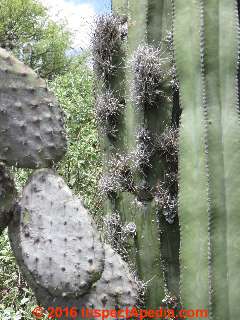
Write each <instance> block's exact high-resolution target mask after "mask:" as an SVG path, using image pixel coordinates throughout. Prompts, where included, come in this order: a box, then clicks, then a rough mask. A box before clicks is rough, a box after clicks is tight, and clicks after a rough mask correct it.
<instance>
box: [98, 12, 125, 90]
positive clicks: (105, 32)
mask: <svg viewBox="0 0 240 320" xmlns="http://www.w3.org/2000/svg"><path fill="white" fill-rule="evenodd" d="M125 25H126V19H124V18H123V17H120V16H118V15H113V14H109V15H101V16H99V17H98V18H97V19H96V21H95V29H94V33H93V36H92V52H93V59H94V70H95V72H96V74H97V76H98V77H99V78H100V79H102V80H104V81H105V84H108V81H109V80H110V79H111V77H112V76H113V74H114V73H115V72H116V70H117V69H118V67H119V65H118V64H119V63H121V61H120V62H119V63H117V65H116V61H115V60H116V59H117V57H118V55H120V54H121V51H122V41H123V39H124V38H125V37H126V30H127V29H126V27H125Z"/></svg>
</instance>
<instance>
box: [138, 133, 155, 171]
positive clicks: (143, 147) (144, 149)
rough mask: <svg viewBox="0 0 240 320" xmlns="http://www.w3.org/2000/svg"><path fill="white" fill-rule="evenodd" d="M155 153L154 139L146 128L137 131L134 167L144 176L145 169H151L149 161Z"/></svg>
mask: <svg viewBox="0 0 240 320" xmlns="http://www.w3.org/2000/svg"><path fill="white" fill-rule="evenodd" d="M155 152H156V146H155V137H154V136H153V134H152V133H151V132H150V131H149V130H148V129H146V128H144V127H143V128H140V129H139V130H138V131H137V146H136V151H135V155H134V156H135V165H136V166H137V168H138V169H139V170H140V171H141V172H142V173H143V174H144V172H145V169H146V168H147V167H151V159H152V157H153V155H154V154H155Z"/></svg>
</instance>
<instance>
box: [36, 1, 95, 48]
mask: <svg viewBox="0 0 240 320" xmlns="http://www.w3.org/2000/svg"><path fill="white" fill-rule="evenodd" d="M39 1H40V2H41V3H42V4H43V5H44V6H45V7H47V8H48V12H49V15H50V17H51V18H52V19H53V20H54V21H66V23H67V28H68V29H69V30H70V31H71V32H72V33H73V47H74V49H76V50H78V49H80V48H83V49H86V48H88V47H89V44H90V37H91V29H92V26H93V22H94V17H95V15H96V12H95V10H94V7H93V6H92V5H90V4H88V3H85V4H76V3H74V2H71V1H70V0H39Z"/></svg>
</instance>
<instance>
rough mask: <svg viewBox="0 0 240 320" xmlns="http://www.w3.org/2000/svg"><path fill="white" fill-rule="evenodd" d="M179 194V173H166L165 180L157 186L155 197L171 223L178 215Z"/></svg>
mask: <svg viewBox="0 0 240 320" xmlns="http://www.w3.org/2000/svg"><path fill="white" fill-rule="evenodd" d="M177 194H178V185H177V175H176V174H175V173H172V172H169V173H166V174H165V179H164V181H161V182H159V184H158V185H157V186H156V191H155V195H154V198H155V201H156V203H157V206H158V208H159V209H160V210H161V212H162V214H163V215H164V217H165V219H166V221H167V222H168V223H169V224H172V223H173V222H174V219H175V217H176V215H177Z"/></svg>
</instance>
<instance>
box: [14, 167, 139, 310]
mask: <svg viewBox="0 0 240 320" xmlns="http://www.w3.org/2000/svg"><path fill="white" fill-rule="evenodd" d="M16 208H17V209H16V210H15V212H14V217H13V219H12V221H11V223H10V225H9V236H10V240H11V245H12V249H13V251H14V254H15V256H16V258H17V261H18V264H19V266H20V268H21V270H22V272H23V274H24V276H25V278H26V280H27V281H28V282H29V284H30V286H31V287H32V289H33V290H34V292H35V294H36V297H37V299H38V300H39V302H40V303H41V305H43V306H45V307H46V308H47V307H49V306H61V307H64V306H71V307H72V306H73V305H75V306H78V307H80V306H81V307H87V308H95V309H96V308H97V309H111V308H112V309H114V308H115V306H116V305H118V306H119V307H122V308H123V307H127V306H132V307H133V306H134V305H135V304H136V302H137V298H138V287H137V284H136V282H135V279H134V278H133V276H132V275H131V274H130V272H129V269H128V267H127V265H126V263H125V262H123V260H122V259H121V258H120V256H119V255H118V254H116V253H115V252H114V251H113V250H112V249H111V248H110V247H109V246H107V245H106V246H105V247H104V246H103V245H102V243H101V242H100V237H99V235H98V232H97V230H96V229H95V227H94V225H93V221H92V219H91V218H90V216H89V215H88V213H87V211H86V209H85V208H84V207H83V206H82V204H81V201H80V200H79V199H77V198H76V197H74V196H73V195H72V192H71V190H70V189H69V188H68V187H67V186H66V185H65V183H64V181H63V179H62V178H60V177H59V176H57V175H56V174H54V173H53V171H51V170H39V171H37V172H36V173H35V174H34V175H33V176H32V177H31V179H30V181H29V182H28V184H27V185H26V186H25V188H24V190H23V192H22V196H21V198H20V200H19V201H18V205H17V207H16Z"/></svg>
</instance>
